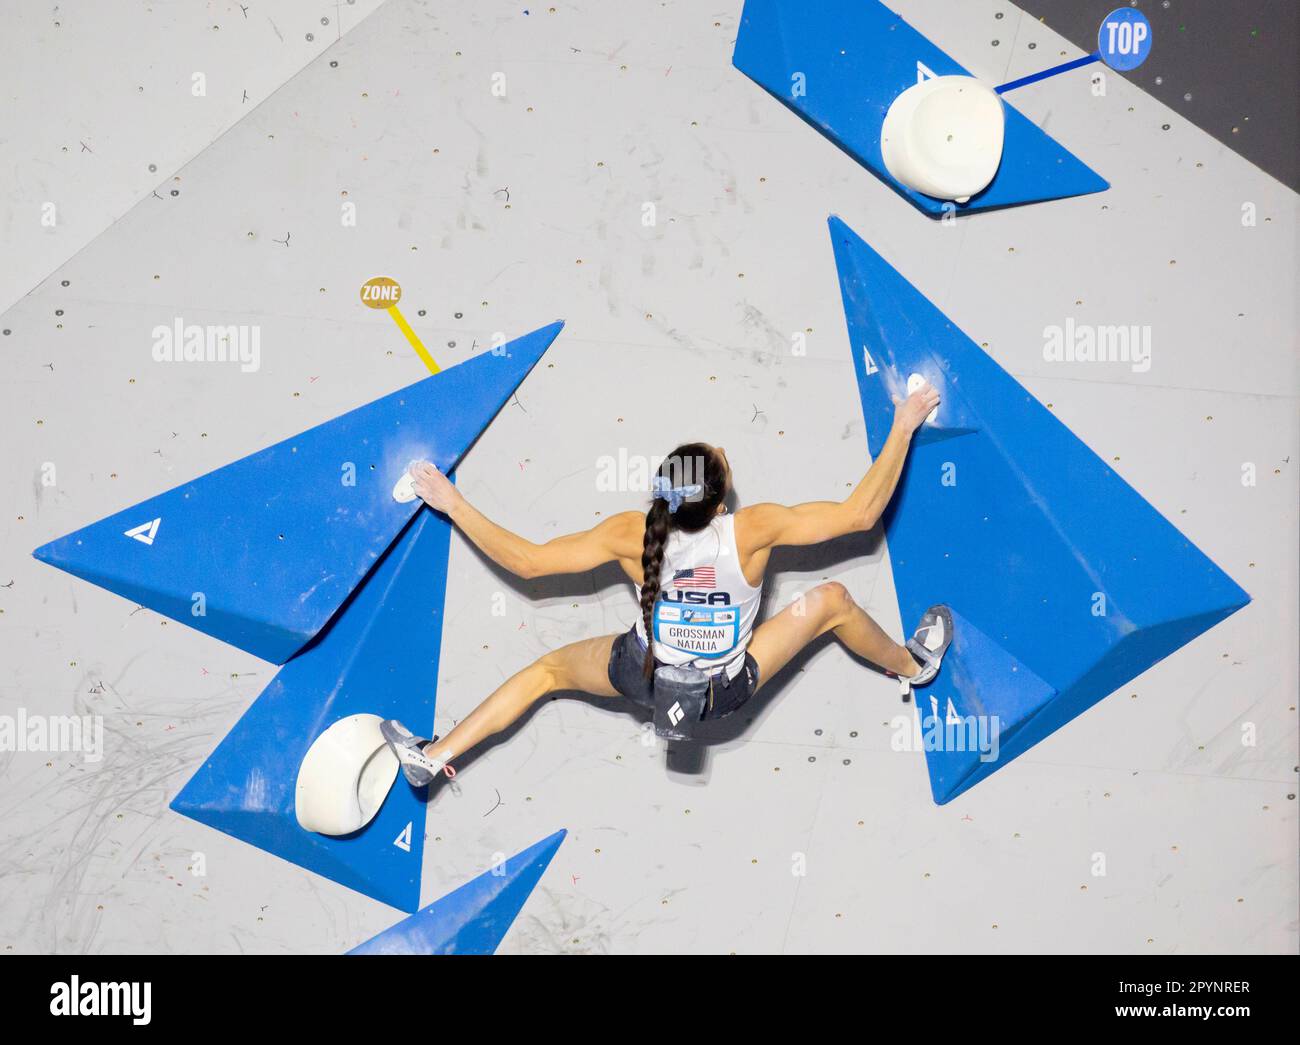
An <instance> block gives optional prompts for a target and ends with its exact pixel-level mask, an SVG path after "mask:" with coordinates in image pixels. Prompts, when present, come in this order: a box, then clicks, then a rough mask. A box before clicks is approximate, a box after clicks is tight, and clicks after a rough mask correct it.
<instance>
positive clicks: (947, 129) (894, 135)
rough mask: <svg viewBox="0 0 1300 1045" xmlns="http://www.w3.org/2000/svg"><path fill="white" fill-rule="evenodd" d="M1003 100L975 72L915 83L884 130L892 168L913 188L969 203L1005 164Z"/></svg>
mask: <svg viewBox="0 0 1300 1045" xmlns="http://www.w3.org/2000/svg"><path fill="white" fill-rule="evenodd" d="M1005 131H1006V114H1005V112H1004V110H1003V108H1002V99H1001V98H1000V97H998V93H997V92H996V91H995V90H993V88H992V87H989V86H988V85H987V84H983V83H980V82H979V80H977V79H975V77H973V76H936V77H934V78H932V79H929V80H922V81H921V82H920V83H918V84H915V85H913V86H912V87H909V88H908V89H907V90H905V91H904V92H903V93H902V94H900V95H899V96H898V97H897V98H895V99H894V101H893V104H892V105H890V107H889V111H888V112H887V113H885V122H884V125H883V126H882V127H881V129H880V154H881V157H882V158H883V159H884V161H885V167H886V169H888V171H889V173H890V174H892V175H893V176H894V178H896V179H897V180H898V181H900V182H902V183H903V184H904V185H906V186H907V187H908V188H909V189H914V190H916V191H917V192H922V193H924V194H925V195H927V196H933V197H934V198H935V199H940V200H954V201H956V202H957V203H966V202H967V201H968V200H970V198H971V197H972V196H974V195H975V194H976V193H978V192H983V191H984V189H986V188H988V185H989V182H991V181H992V180H993V176H994V175H995V174H997V172H998V166H999V165H1000V164H1001V163H1002V144H1003V135H1004V133H1005Z"/></svg>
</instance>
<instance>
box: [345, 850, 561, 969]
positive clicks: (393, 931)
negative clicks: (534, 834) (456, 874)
mask: <svg viewBox="0 0 1300 1045" xmlns="http://www.w3.org/2000/svg"><path fill="white" fill-rule="evenodd" d="M564 836H565V832H564V831H562V830H561V831H556V832H555V834H553V835H551V836H550V837H549V838H543V839H542V840H541V841H540V842H537V843H536V844H535V845H532V846H529V847H528V848H527V849H525V850H524V851H523V852H522V853H518V854H516V855H515V856H513V857H511V858H510V859H509V860H507V861H506V862H505V863H504V864H502V865H501V866H499V867H496V868H493V869H492V870H490V871H484V872H483V873H482V874H481V875H479V876H478V877H477V878H475V879H473V880H472V881H470V882H467V883H466V884H465V885H462V886H461V887H460V888H459V889H457V890H456V891H455V892H452V893H448V894H447V895H446V896H444V897H443V898H442V899H441V900H437V901H435V902H434V903H431V904H430V905H429V906H428V907H426V908H424V909H423V910H421V911H419V912H417V913H416V914H413V915H411V917H409V918H405V919H403V920H402V921H400V922H398V923H397V924H396V925H394V926H392V927H391V928H389V929H385V930H384V931H383V932H382V933H380V934H379V935H378V936H374V937H372V938H371V939H369V940H367V941H366V942H365V943H363V944H361V945H360V946H359V947H356V948H355V949H353V950H351V951H349V952H348V953H349V954H492V953H494V952H495V951H496V949H497V946H498V945H499V944H500V943H501V941H502V939H503V938H504V937H505V935H506V932H507V931H509V929H510V926H511V925H512V924H513V923H514V920H515V918H516V917H517V916H518V914H519V911H520V909H521V908H522V907H523V906H524V904H525V903H526V902H527V900H528V897H529V896H531V895H532V892H533V889H534V888H535V887H536V885H537V883H538V881H539V880H540V879H541V877H542V874H543V873H544V872H545V871H546V868H547V866H549V864H550V862H551V859H552V857H554V856H555V853H556V851H557V850H558V849H559V848H560V843H561V842H563V841H564Z"/></svg>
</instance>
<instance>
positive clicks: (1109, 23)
mask: <svg viewBox="0 0 1300 1045" xmlns="http://www.w3.org/2000/svg"><path fill="white" fill-rule="evenodd" d="M1150 54H1151V23H1150V22H1148V21H1147V19H1146V16H1145V15H1144V14H1142V12H1141V11H1137V10H1135V9H1133V8H1131V7H1119V8H1116V9H1115V10H1114V11H1112V12H1111V13H1110V14H1108V15H1107V16H1106V17H1105V18H1103V19H1102V20H1101V25H1100V26H1098V28H1097V50H1095V51H1093V52H1092V54H1090V55H1087V56H1086V57H1084V58H1076V59H1075V60H1074V61H1072V62H1066V63H1065V64H1064V65H1054V66H1052V68H1050V69H1044V70H1043V71H1042V72H1041V73H1034V74H1033V75H1032V76H1022V77H1021V78H1020V79H1019V80H1012V81H1011V82H1010V83H1004V84H1003V85H1002V86H1001V87H994V88H993V89H994V90H995V91H997V93H998V94H1005V93H1006V92H1007V91H1014V90H1015V89H1016V88H1017V87H1024V86H1025V85H1026V84H1030V83H1037V82H1038V81H1039V80H1046V79H1047V78H1048V77H1049V76H1056V75H1058V74H1059V73H1068V72H1069V71H1070V70H1071V69H1079V68H1082V67H1083V66H1085V65H1091V64H1092V63H1093V62H1105V63H1106V64H1107V65H1109V66H1110V67H1111V68H1112V69H1118V70H1119V71H1120V72H1127V71H1128V70H1130V69H1136V68H1137V67H1138V66H1139V65H1141V64H1142V63H1143V62H1145V61H1146V60H1147V56H1148V55H1150Z"/></svg>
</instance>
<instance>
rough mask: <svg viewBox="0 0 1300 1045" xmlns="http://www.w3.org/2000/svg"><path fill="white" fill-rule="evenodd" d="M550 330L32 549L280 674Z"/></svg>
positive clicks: (456, 456) (488, 415) (520, 374)
mask: <svg viewBox="0 0 1300 1045" xmlns="http://www.w3.org/2000/svg"><path fill="white" fill-rule="evenodd" d="M562 326H563V324H562V323H552V324H551V325H550V326H546V327H542V328H541V329H539V330H535V331H533V332H532V333H531V334H526V335H524V336H523V337H521V338H518V339H517V340H515V341H511V342H510V343H509V344H508V345H506V346H505V348H504V350H503V351H502V352H500V353H499V354H498V353H484V354H483V355H481V356H476V357H474V358H472V359H470V360H468V361H467V362H464V363H461V364H459V365H458V366H454V367H450V368H448V369H447V370H444V371H442V372H441V373H439V374H435V375H433V376H431V377H427V378H425V379H424V380H423V381H419V382H417V383H416V384H413V385H410V386H409V387H407V388H404V389H401V390H400V391H397V392H394V393H392V394H391V395H387V396H385V397H383V398H382V399H377V400H375V401H374V402H373V403H370V404H368V405H366V406H362V407H358V408H357V409H355V410H352V411H349V412H348V413H346V414H343V415H342V416H340V417H337V418H335V419H334V420H332V421H327V422H325V423H324V424H321V425H318V426H316V427H315V428H311V429H308V430H307V431H305V432H302V433H300V434H298V435H296V436H294V437H293V438H291V439H286V440H285V441H284V442H281V443H277V444H275V445H274V446H271V447H268V448H267V449H265V450H262V451H260V452H258V453H255V454H252V455H250V456H248V457H245V458H243V459H242V460H239V461H235V462H234V463H233V464H228V465H226V466H225V467H223V468H218V469H217V470H216V471H214V472H209V473H208V474H207V475H204V476H200V477H199V478H197V479H194V480H193V481H191V482H188V483H185V484H184V485H182V486H178V487H176V488H175V489H173V490H169V491H167V492H166V493H163V494H160V495H158V496H157V497H153V498H151V499H149V500H147V501H143V502H141V503H140V504H137V505H134V506H132V507H130V508H127V509H125V510H124V511H120V512H117V513H115V514H113V515H110V516H109V517H108V518H106V519H102V520H100V521H99V522H97V523H94V524H93V525H91V526H87V527H86V528H85V529H82V530H78V531H76V532H75V533H71V534H69V535H68V536H66V537H62V538H60V539H59V540H56V541H52V542H51V543H49V544H47V545H44V546H43V547H41V548H38V549H37V550H36V552H35V555H36V557H37V558H38V559H41V560H42V561H44V562H48V563H50V564H52V565H54V566H57V567H59V568H60V569H62V570H66V571H68V572H69V573H72V574H74V575H76V576H78V577H81V578H84V579H85V580H88V581H90V582H91V583H92V584H97V585H99V586H100V587H102V588H107V589H108V590H109V591H113V592H116V593H117V594H119V595H122V596H123V597H125V598H127V599H130V600H131V601H132V602H136V603H139V604H141V605H143V606H147V607H148V608H149V609H152V610H156V611H157V612H159V613H161V614H163V615H164V616H167V617H170V618H171V619H172V620H176V621H179V622H181V623H182V624H188V625H189V626H190V627H192V628H197V629H198V630H199V631H202V632H205V633H206V634H208V635H212V636H214V637H215V638H218V639H221V640H222V641H223V642H228V643H230V644H231V645H233V646H238V647H239V648H240V649H243V650H247V651H248V652H249V653H252V654H255V655H256V656H259V657H261V658H263V659H264V660H269V661H271V662H273V663H275V664H283V663H284V662H285V661H287V660H288V659H289V658H290V657H292V656H293V655H294V654H295V653H296V652H298V650H300V649H302V648H303V646H305V645H306V644H307V643H308V642H309V641H311V639H312V638H313V637H314V636H315V635H316V634H317V633H318V632H319V631H320V630H321V628H322V627H324V625H325V623H326V622H327V621H328V620H329V619H330V618H331V617H332V616H333V615H334V614H335V613H336V612H337V611H338V609H339V607H340V606H341V605H342V604H343V601H344V600H345V599H346V598H347V597H348V595H349V594H350V593H351V592H352V590H353V589H354V588H356V586H357V584H358V583H360V581H361V579H362V578H363V577H365V575H366V574H367V572H368V571H369V570H371V569H372V568H373V567H374V565H375V562H376V561H377V560H378V559H379V557H380V556H381V555H382V554H383V553H384V550H385V549H386V548H388V546H389V545H390V544H392V542H393V539H394V537H396V536H397V534H398V532H399V531H400V530H401V529H402V527H404V526H405V525H407V524H408V523H409V522H410V521H411V517H412V516H413V515H414V514H415V511H416V509H417V508H418V507H419V503H420V502H419V501H415V502H410V503H406V504H399V503H398V502H396V501H395V500H393V497H392V490H393V485H394V483H396V482H397V480H398V478H399V477H400V476H401V475H402V472H403V471H404V470H405V468H406V464H407V462H408V461H410V460H412V459H424V460H429V461H432V462H433V463H434V464H436V465H437V466H438V467H439V468H441V469H442V470H443V471H449V470H451V469H452V468H454V467H455V465H456V462H457V461H459V460H460V458H461V456H462V455H463V454H464V453H465V451H466V450H467V449H469V447H470V445H471V444H472V443H473V442H474V440H475V439H477V438H478V436H479V433H480V432H482V431H483V429H484V428H486V427H487V425H488V422H490V421H491V420H492V418H493V417H494V416H495V415H496V413H497V411H498V410H500V409H501V407H502V405H503V404H504V403H505V402H506V400H507V399H509V397H510V395H511V394H512V393H513V392H514V390H515V388H516V387H517V386H518V385H519V383H520V382H521V381H522V380H523V379H524V377H525V376H526V375H527V374H528V372H529V370H531V369H532V367H533V365H534V364H535V363H536V362H537V360H538V359H540V358H541V356H542V353H543V352H545V351H546V349H547V348H548V347H549V346H550V344H551V342H552V341H553V340H554V339H555V336H556V334H558V333H559V331H560V328H561V327H562Z"/></svg>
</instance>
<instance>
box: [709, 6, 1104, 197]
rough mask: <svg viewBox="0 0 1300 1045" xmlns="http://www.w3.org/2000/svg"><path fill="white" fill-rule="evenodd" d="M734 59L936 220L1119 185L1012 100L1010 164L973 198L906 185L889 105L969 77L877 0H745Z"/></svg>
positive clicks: (1005, 157)
mask: <svg viewBox="0 0 1300 1045" xmlns="http://www.w3.org/2000/svg"><path fill="white" fill-rule="evenodd" d="M732 62H733V64H734V65H735V66H736V68H737V69H739V70H740V71H741V72H742V73H744V74H745V75H746V76H748V77H749V78H750V79H752V80H754V81H755V82H756V83H757V84H759V85H760V86H761V87H763V88H765V89H766V90H767V91H769V92H770V93H771V94H772V95H773V96H774V97H776V98H777V99H778V100H779V101H781V102H782V103H784V104H785V105H788V106H789V107H790V108H791V109H793V110H794V111H795V112H796V113H798V114H799V116H801V117H803V119H804V120H806V121H807V122H808V123H810V124H812V126H813V127H815V128H817V130H819V131H821V132H822V134H824V135H826V137H828V138H830V140H831V141H833V142H834V143H835V144H836V145H838V146H839V147H840V148H842V149H843V150H844V151H845V152H847V153H848V154H849V155H850V156H852V157H853V158H854V159H855V160H857V161H858V162H859V163H861V164H862V165H863V166H865V167H867V168H868V169H869V170H870V171H871V172H872V173H873V174H875V175H876V176H877V177H878V178H880V179H881V180H882V181H883V182H885V183H886V184H887V185H889V186H891V187H892V188H893V189H894V190H895V191H897V192H898V193H900V194H901V195H903V196H905V197H906V198H907V199H908V200H910V201H911V202H912V203H913V204H915V205H916V206H917V207H919V208H920V209H921V210H923V211H925V212H926V213H927V214H929V215H931V216H933V217H939V216H941V215H943V214H944V213H945V212H946V211H951V210H952V209H953V207H954V206H955V207H956V209H957V210H958V211H962V212H970V211H979V210H991V209H993V208H995V207H1009V206H1013V205H1015V204H1018V203H1034V202H1037V201H1040V200H1054V199H1060V198H1062V197H1065V196H1081V195H1084V194H1085V193H1089V192H1101V191H1102V190H1104V189H1107V188H1109V187H1110V186H1109V184H1108V183H1107V182H1106V180H1105V179H1104V178H1102V177H1101V176H1100V175H1098V174H1096V173H1095V172H1094V171H1093V170H1092V169H1091V168H1089V167H1088V166H1087V165H1086V164H1084V163H1083V162H1081V161H1080V160H1079V159H1077V158H1076V157H1075V156H1074V155H1073V154H1071V153H1070V152H1069V151H1068V150H1067V149H1065V148H1063V147H1062V146H1061V145H1060V144H1059V143H1058V142H1056V141H1055V140H1054V139H1053V138H1051V137H1050V136H1049V135H1048V134H1046V133H1045V132H1044V131H1042V130H1040V129H1039V128H1038V127H1037V126H1036V125H1034V124H1033V123H1031V122H1030V121H1029V120H1028V119H1027V118H1026V117H1025V116H1024V115H1023V114H1022V113H1020V112H1018V111H1017V110H1016V109H1014V108H1013V107H1012V106H1010V105H1007V106H1006V134H1005V139H1004V145H1003V153H1002V165H1001V167H1000V168H999V169H998V172H997V175H996V176H995V177H994V178H993V181H992V183H991V184H990V185H989V186H988V188H986V189H985V190H984V191H983V192H981V193H980V194H979V195H977V196H974V197H972V198H971V200H970V202H968V203H965V204H952V203H947V202H944V201H942V200H937V199H933V198H931V197H929V196H925V195H923V194H921V193H919V192H916V191H915V190H913V189H909V188H907V187H906V186H905V185H903V184H901V183H900V182H898V181H896V180H895V179H894V178H893V177H892V176H891V175H890V173H889V171H888V170H886V168H885V162H884V159H883V157H882V156H881V153H880V129H881V127H882V126H883V124H884V122H885V113H886V112H887V111H888V110H889V106H890V105H891V104H892V103H893V101H894V99H895V98H897V97H898V96H899V95H900V94H902V93H903V91H905V90H906V89H907V88H908V87H911V86H912V85H914V84H915V83H917V81H918V78H919V77H924V76H926V75H927V74H928V75H932V76H951V75H954V74H963V75H968V74H967V73H966V70H965V69H963V68H962V67H961V66H960V65H958V64H957V63H956V62H955V61H953V60H952V59H951V58H949V57H948V56H947V55H946V54H944V52H943V51H941V50H939V48H937V47H936V46H935V45H934V44H932V43H930V41H929V40H927V39H926V38H925V37H924V36H922V35H921V34H920V33H918V32H917V31H916V30H915V29H913V28H912V27H911V26H910V25H908V24H907V23H906V22H905V21H903V19H902V18H900V17H899V16H898V15H896V14H895V13H894V12H893V11H891V10H889V8H887V7H885V5H884V4H880V3H876V2H875V0H816V2H815V3H809V2H807V0H745V10H744V13H743V14H742V16H741V20H740V33H739V35H738V36H737V37H736V50H735V54H734V55H733V57H732ZM922 67H924V68H922ZM1004 102H1005V99H1004Z"/></svg>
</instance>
